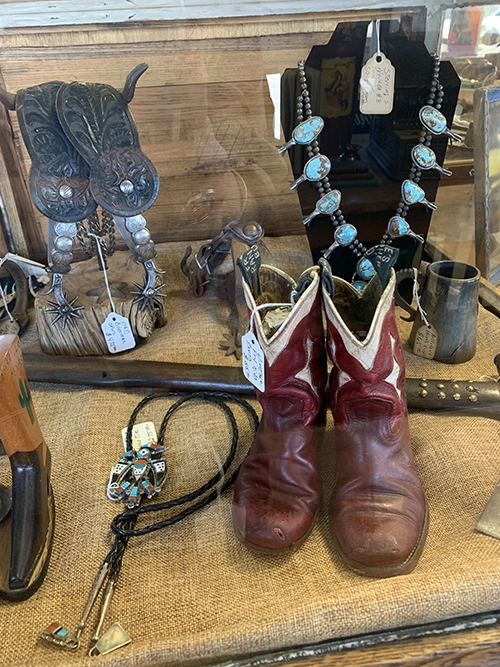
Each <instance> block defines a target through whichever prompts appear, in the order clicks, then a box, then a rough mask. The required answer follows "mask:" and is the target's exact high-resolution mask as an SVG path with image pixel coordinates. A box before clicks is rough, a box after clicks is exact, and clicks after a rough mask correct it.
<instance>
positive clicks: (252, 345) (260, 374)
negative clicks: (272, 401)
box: [241, 331, 265, 391]
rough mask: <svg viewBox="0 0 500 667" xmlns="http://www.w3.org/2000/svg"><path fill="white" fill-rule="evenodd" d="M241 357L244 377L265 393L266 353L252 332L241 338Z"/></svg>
mask: <svg viewBox="0 0 500 667" xmlns="http://www.w3.org/2000/svg"><path fill="white" fill-rule="evenodd" d="M241 357H242V359H243V375H244V376H245V377H246V379H247V380H249V381H250V382H251V383H252V384H253V386H254V387H256V388H257V389H258V390H259V391H264V389H265V375H264V370H265V369H264V352H263V351H262V348H261V346H260V345H259V341H258V340H257V338H255V336H254V334H253V332H252V331H248V332H247V333H246V334H245V335H244V336H242V338H241Z"/></svg>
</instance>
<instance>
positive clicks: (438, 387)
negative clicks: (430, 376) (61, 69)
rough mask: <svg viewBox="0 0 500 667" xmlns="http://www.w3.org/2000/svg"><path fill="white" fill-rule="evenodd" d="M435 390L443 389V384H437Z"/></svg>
mask: <svg viewBox="0 0 500 667" xmlns="http://www.w3.org/2000/svg"><path fill="white" fill-rule="evenodd" d="M436 388H437V389H444V384H441V382H440V383H439V384H437V385H436Z"/></svg>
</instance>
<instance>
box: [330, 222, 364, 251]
mask: <svg viewBox="0 0 500 667" xmlns="http://www.w3.org/2000/svg"><path fill="white" fill-rule="evenodd" d="M357 234H358V230H357V229H356V227H354V225H350V224H349V223H346V224H345V225H340V227H337V229H336V230H335V233H334V235H333V237H334V239H335V240H334V242H333V243H332V245H331V246H330V247H329V248H327V249H326V250H324V251H323V253H322V254H323V257H326V258H327V259H328V258H329V257H330V255H331V254H332V252H333V251H334V250H335V248H338V247H339V246H344V247H345V246H348V245H351V243H352V242H353V241H355V240H356V236H357Z"/></svg>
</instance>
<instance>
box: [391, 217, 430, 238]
mask: <svg viewBox="0 0 500 667" xmlns="http://www.w3.org/2000/svg"><path fill="white" fill-rule="evenodd" d="M387 233H388V234H389V236H390V237H391V238H393V239H397V238H400V237H401V236H411V237H412V238H413V239H415V240H416V241H418V242H419V243H423V242H424V239H423V237H422V236H419V235H418V234H415V232H412V230H411V229H410V225H409V224H408V223H407V222H406V220H405V219H404V218H402V217H401V216H400V215H393V216H392V218H391V219H390V220H389V224H388V225H387Z"/></svg>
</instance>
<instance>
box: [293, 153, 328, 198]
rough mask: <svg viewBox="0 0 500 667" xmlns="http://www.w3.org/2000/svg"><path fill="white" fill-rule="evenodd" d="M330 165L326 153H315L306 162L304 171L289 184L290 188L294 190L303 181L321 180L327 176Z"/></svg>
mask: <svg viewBox="0 0 500 667" xmlns="http://www.w3.org/2000/svg"><path fill="white" fill-rule="evenodd" d="M331 166H332V164H331V162H330V160H329V159H328V158H327V157H326V155H315V156H314V157H312V158H311V159H310V160H308V161H307V162H306V165H305V167H304V173H303V174H302V176H300V177H299V178H298V179H297V180H296V181H294V182H293V183H292V184H291V185H290V190H295V188H297V187H298V186H299V185H300V184H301V183H303V182H304V181H321V179H323V178H325V177H326V176H328V174H329V173H330V168H331Z"/></svg>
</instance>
